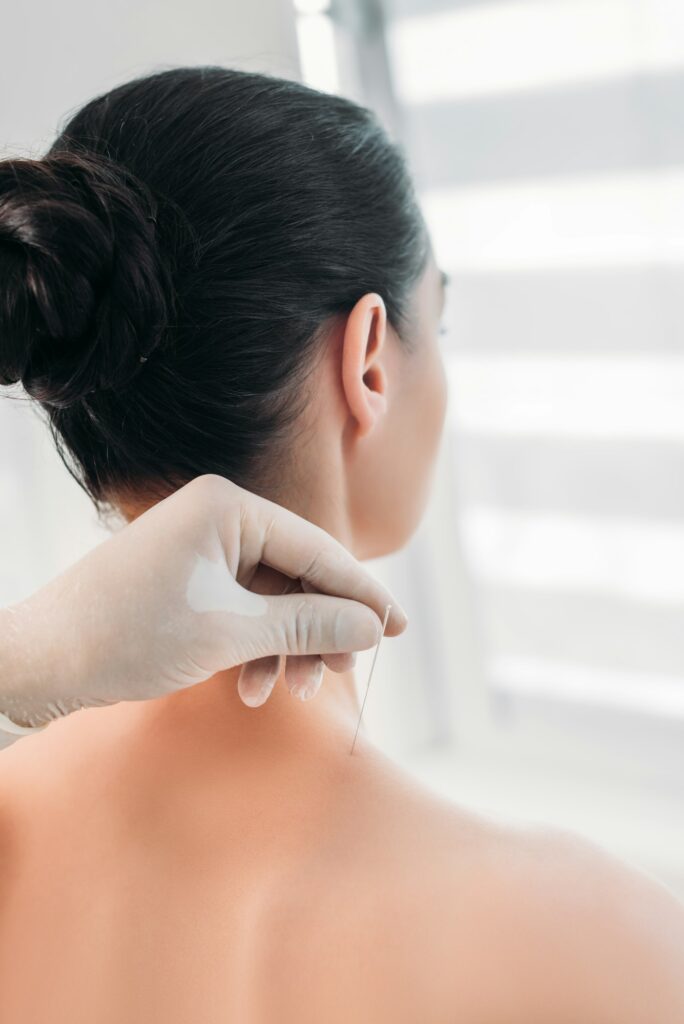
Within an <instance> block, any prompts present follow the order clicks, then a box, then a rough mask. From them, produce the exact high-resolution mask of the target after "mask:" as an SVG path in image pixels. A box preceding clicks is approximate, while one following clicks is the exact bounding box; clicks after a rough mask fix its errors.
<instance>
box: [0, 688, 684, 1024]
mask: <svg viewBox="0 0 684 1024" xmlns="http://www.w3.org/2000/svg"><path fill="white" fill-rule="evenodd" d="M288 699H289V697H288ZM189 707H190V705H189V704H188V705H187V706H186V707H185V708H184V709H183V714H176V713H174V714H170V715H168V716H167V715H165V716H164V717H162V718H158V717H156V716H154V715H152V714H151V713H150V712H149V709H146V708H143V707H141V706H127V707H124V706H122V705H117V706H115V707H113V708H107V709H98V710H96V711H88V712H80V713H79V714H78V715H75V716H72V717H71V718H70V719H66V720H65V721H63V722H59V723H55V724H54V725H53V726H51V727H50V729H49V730H47V731H46V732H45V733H44V734H41V735H40V736H36V737H32V738H31V739H30V740H27V741H25V743H24V744H23V746H22V744H21V743H20V744H15V746H14V747H12V748H10V749H9V750H7V751H5V752H4V753H3V755H2V756H1V757H0V801H1V803H0V810H1V815H2V817H1V824H2V847H1V851H0V855H1V857H2V872H1V878H2V883H1V888H0V895H1V899H2V905H1V907H0V991H1V992H2V997H3V1005H4V1011H3V1020H4V1021H7V1024H10V1022H11V1024H14V1022H15V1021H16V1022H21V1024H34V1022H35V1024H38V1022H41V1024H44V1022H45V1021H48V1020H49V1021H50V1024H67V1022H69V1024H81V1022H83V1024H85V1022H86V1021H87V1022H92V1021H94V1020H97V1021H98V1024H114V1022H116V1024H120V1022H123V1021H126V1022H127V1024H137V1022H140V1024H142V1022H143V1021H145V1022H149V1021H157V1020H158V1021H162V1020H163V1021H164V1022H165V1024H181V1022H188V1021H193V1022H194V1021H197V1022H202V1024H219V1022H220V1024H227V1022H239V1024H271V1022H277V1024H290V1022H295V1021H296V1022H299V1024H308V1022H312V1024H313V1022H317V1024H319V1022H322V1021H325V1022H326V1024H337V1022H340V1024H341V1022H343V1021H344V1022H349V1021H354V1022H357V1024H364V1022H369V1024H370V1022H373V1024H385V1022H387V1024H389V1022H392V1024H402V1022H404V1021H405V1022H407V1024H408V1022H412V1024H418V1022H420V1024H431V1022H434V1024H441V1022H444V1024H446V1022H450V1021H456V1020H458V1021H459V1022H463V1024H466V1022H470V1024H479V1022H483V1024H497V1022H499V1021H500V1022H501V1024H517V1022H518V1021H520V1022H521V1024H522V1022H525V1024H534V1022H535V1021H537V1020H538V1021H539V1022H540V1024H541V1022H544V1024H548V1021H549V1019H551V1017H550V1014H552V1016H553V1020H554V1024H563V1022H564V1021H566V1020H567V1022H568V1024H577V1021H579V1020H585V1019H586V1020H589V1019H591V1020H592V1021H593V1020H597V1021H599V1020H600V1021H606V1022H607V1021H612V1020H615V1021H616V1022H617V1021H620V1022H621V1024H631V1022H632V1021H633V1022H635V1024H636V1022H637V1021H641V1020H643V1021H644V1024H646V1021H647V1020H648V1021H649V1024H653V1022H654V1021H656V1020H657V1021H658V1024H670V1021H672V1024H675V1020H677V1019H680V1018H678V1017H676V1016H675V1013H676V1009H675V1008H676V1006H677V1003H676V1001H677V1000H678V999H679V1000H680V1003H679V1010H681V1007H682V1005H683V1004H684V995H683V994H682V992H683V988H684V986H680V985H679V982H678V980H677V979H678V976H679V973H678V972H680V971H681V970H682V962H683V960H682V955H684V954H681V955H680V954H678V953H677V950H678V949H680V948H681V947H680V945H679V944H680V943H682V936H683V935H684V926H683V925H682V914H681V909H680V908H679V905H678V904H676V901H675V900H674V899H673V898H672V897H670V896H669V894H667V893H666V892H665V890H664V889H662V890H661V887H659V886H657V885H656V884H655V883H651V882H649V881H647V880H646V879H643V881H642V880H641V879H640V877H639V878H637V880H636V894H634V892H633V885H634V878H633V876H632V873H631V872H630V871H629V870H628V869H627V868H624V869H623V868H622V866H621V865H619V864H617V865H616V864H615V862H613V861H612V859H611V858H608V857H605V858H604V857H603V855H602V854H601V853H600V852H599V851H595V850H594V849H593V848H592V847H589V846H587V845H585V844H584V843H582V842H581V841H579V840H577V841H576V842H574V841H573V840H572V838H571V837H570V838H566V837H564V836H562V835H560V834H557V833H544V832H539V833H525V832H522V831H520V832H518V831H516V830H513V829H508V828H505V827H504V826H501V825H498V824H496V823H495V822H492V821H489V820H487V819H485V818H480V817H478V816H476V815H473V814H470V813H467V812H465V811H462V810H460V809H459V808H458V807H456V806H454V805H452V804H449V803H446V802H443V801H441V800H438V799H437V798H435V797H433V796H431V795H430V794H429V793H427V792H426V791H425V790H423V789H422V788H421V787H419V786H417V785H416V784H415V783H413V781H412V780H411V779H409V778H408V777H406V776H405V775H404V774H403V773H402V772H400V771H399V770H398V769H397V768H396V767H395V766H394V765H392V764H391V763H390V762H388V761H387V760H386V759H385V758H384V757H382V756H381V755H380V754H379V753H378V752H377V751H375V750H374V748H373V747H371V746H370V745H369V744H368V743H366V742H365V741H363V742H362V743H361V744H360V745H359V746H358V747H357V753H355V755H354V757H353V758H349V757H348V756H347V754H346V749H347V745H346V742H343V738H344V737H343V735H342V731H340V728H341V727H339V726H338V724H330V725H329V727H326V729H323V730H318V731H317V732H316V733H313V732H312V733H311V734H308V733H307V734H301V735H299V734H298V736H297V742H290V741H289V738H287V734H285V736H286V738H285V739H284V740H283V742H282V745H281V747H280V748H279V749H278V751H277V754H276V753H274V751H273V747H272V744H271V748H270V752H269V754H268V756H267V754H266V750H265V748H264V749H262V748H261V743H262V741H263V742H264V743H266V742H271V741H270V739H268V740H267V738H266V737H261V736H260V735H259V734H258V733H254V734H253V735H252V736H251V737H250V739H249V743H248V744H244V745H240V744H237V747H238V749H236V744H235V743H233V744H232V745H231V743H228V742H226V741H225V739H223V738H222V736H221V731H220V728H219V727H218V726H217V723H216V722H215V720H214V718H213V717H211V716H209V715H208V714H206V715H205V714H204V712H203V710H202V708H199V710H197V714H196V715H195V717H194V718H192V719H191V720H190V721H188V720H187V711H188V710H189ZM208 708H209V705H207V710H208ZM193 712H194V708H193ZM274 713H275V714H277V712H274ZM191 725H192V727H190V726H191ZM198 736H200V737H201V742H198ZM616 871H617V874H616ZM623 871H624V877H622V876H621V872H623ZM573 888H574V893H573ZM630 900H632V902H630ZM646 917H648V919H649V922H650V923H649V924H648V926H646V927H645V926H644V924H643V921H644V919H645V918H646ZM632 918H635V919H636V918H638V919H639V921H641V924H638V925H637V926H635V929H634V934H633V938H632V931H631V930H630V929H631V925H630V921H631V920H632ZM625 928H626V929H627V933H626V934H627V938H626V939H625V938H624V935H625ZM582 929H584V932H585V934H583V935H582ZM677 929H678V931H677ZM616 937H617V952H616ZM683 946H684V944H683ZM616 957H617V960H616ZM630 957H632V960H633V962H630V960H629V958H630ZM678 957H679V958H678ZM626 965H628V967H629V969H634V970H635V971H640V972H641V979H642V990H643V992H644V996H643V1000H644V1002H643V1008H640V1007H639V1005H638V1001H635V996H634V993H633V992H631V991H630V988H629V981H628V982H627V989H626V990H625V988H624V986H623V987H622V991H620V988H619V986H617V985H616V984H615V983H614V981H613V980H612V979H613V978H614V977H615V978H618V977H621V976H622V974H623V972H624V968H625V966H626ZM649 978H652V985H653V986H654V987H653V989H652V990H651V989H650V988H649V980H648V979H649ZM644 979H645V985H646V987H645V988H644ZM668 987H669V991H667V989H668ZM580 990H582V991H580ZM656 991H657V993H658V995H657V998H659V999H662V1000H663V1011H662V1013H661V1015H660V1016H658V1017H651V1018H649V1017H647V1016H642V1015H641V1014H642V1012H643V1013H645V1012H646V1009H647V1008H650V1009H651V1010H652V1009H653V1006H654V1005H655V1004H654V999H655V998H656V995H655V993H656ZM663 993H664V994H663ZM625 1007H628V1012H629V1013H631V1014H632V1015H631V1016H627V1015H626V1010H625ZM585 1010H586V1012H587V1014H588V1016H586V1017H585V1016H582V1015H578V1014H583V1013H584V1011H585ZM681 1019H684V1018H681Z"/></svg>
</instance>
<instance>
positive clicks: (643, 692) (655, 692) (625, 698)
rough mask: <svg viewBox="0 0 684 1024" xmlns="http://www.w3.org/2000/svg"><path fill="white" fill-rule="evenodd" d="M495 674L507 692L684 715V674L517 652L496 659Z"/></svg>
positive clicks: (496, 681)
mask: <svg viewBox="0 0 684 1024" xmlns="http://www.w3.org/2000/svg"><path fill="white" fill-rule="evenodd" d="M489 675H490V678H491V681H492V683H493V684H494V685H495V687H496V688H497V689H501V690H505V691H506V692H507V693H513V694H520V695H522V696H526V697H546V698H551V699H553V700H558V699H560V700H568V701H572V702H575V703H577V704H582V705H585V706H587V705H588V706H590V707H601V706H603V707H615V706H616V705H618V706H619V707H621V708H623V709H625V710H628V711H636V712H639V713H645V714H657V715H664V716H667V717H670V716H676V717H677V718H684V679H681V678H680V677H678V676H667V675H660V674H658V673H655V672H654V673H648V674H644V673H638V672H616V671H613V670H607V669H602V668H601V669H598V668H593V667H591V666H582V665H567V664H564V663H562V662H552V661H546V660H542V659H537V658H520V657H512V656H505V657H499V658H495V659H493V661H492V663H491V668H490V671H489Z"/></svg>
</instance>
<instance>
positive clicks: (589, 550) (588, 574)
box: [462, 505, 684, 605]
mask: <svg viewBox="0 0 684 1024" xmlns="http://www.w3.org/2000/svg"><path fill="white" fill-rule="evenodd" d="M462 530H463V541H464V550H465V551H466V553H467V557H468V561H469V562H470V564H471V567H472V569H473V572H474V573H475V576H476V577H477V578H479V579H482V580H485V581H487V582H488V583H494V584H498V585H501V584H503V585H506V586H513V587H520V588H524V589H534V590H543V591H550V592H553V593H559V592H562V591H568V590H569V591H573V592H581V593H588V592H591V593H594V594H596V593H599V594H602V595H603V596H612V597H616V596H618V597H621V598H630V599H633V600H635V601H645V602H656V603H659V604H667V605H673V604H674V605H677V604H681V603H684V525H679V524H678V523H676V522H674V521H670V520H665V521H658V520H649V521H647V522H644V521H643V520H637V519H629V518H627V517H624V518H620V517H617V516H615V517H611V518H610V519H598V518H596V517H591V516H582V515H577V514H573V515H569V514H568V515H563V514H561V513H551V512H520V511H517V510H516V511H513V510H510V509H506V510H503V509H497V508H493V507H488V506H475V505H472V506H470V507H467V508H466V509H465V510H464V512H463V519H462Z"/></svg>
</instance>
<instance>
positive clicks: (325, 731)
mask: <svg viewBox="0 0 684 1024" xmlns="http://www.w3.org/2000/svg"><path fill="white" fill-rule="evenodd" d="M284 667H285V663H284V659H283V661H282V663H281V672H280V675H279V677H278V680H277V682H276V684H275V687H274V689H273V692H272V693H271V696H270V697H269V699H268V700H267V701H266V703H265V704H262V705H261V706H260V707H258V708H250V707H247V705H246V704H243V702H242V700H241V699H240V697H239V695H238V692H237V683H238V677H239V674H240V666H236V667H235V668H232V669H229V670H227V671H225V672H218V673H217V674H216V675H214V676H212V677H211V679H207V680H205V682H203V683H198V684H196V685H194V686H191V687H188V688H187V689H185V690H180V691H178V692H177V693H174V694H170V695H169V696H167V697H162V698H160V699H158V700H155V701H151V702H147V708H146V712H145V713H144V716H145V718H146V719H147V720H149V721H150V722H151V723H153V724H154V728H155V730H157V731H160V730H161V731H162V732H166V731H167V730H168V732H169V734H173V735H174V738H177V737H178V736H179V735H181V734H187V733H188V729H189V726H191V731H193V732H195V733H196V735H197V736H198V737H201V741H202V742H203V743H207V742H212V741H214V740H216V741H217V742H219V743H220V744H221V745H224V746H227V747H229V748H230V750H231V751H232V753H233V755H235V756H239V755H246V754H249V755H251V754H254V753H255V752H257V751H259V750H263V748H268V750H269V751H271V752H273V750H275V749H278V750H280V751H281V752H282V753H285V754H289V753H290V752H291V751H292V750H293V749H297V750H303V749H304V748H310V747H312V746H314V747H318V746H319V745H322V746H323V747H325V748H326V749H328V750H329V751H330V752H333V751H338V752H340V753H341V754H346V753H348V752H349V749H350V747H351V743H352V738H353V734H354V730H355V729H356V725H357V722H358V718H359V712H360V701H359V698H358V695H357V692H356V685H355V679H354V672H353V671H348V672H339V673H337V672H331V671H330V670H329V669H328V668H326V669H325V670H324V675H323V682H322V684H321V688H320V690H319V691H318V693H317V694H316V696H315V697H314V698H312V699H311V700H309V701H300V700H299V699H297V698H296V697H293V696H292V695H291V694H290V692H289V690H288V689H287V685H286V682H285V674H284ZM362 740H363V725H362V726H361V730H360V732H359V737H358V739H357V744H358V745H361V743H362Z"/></svg>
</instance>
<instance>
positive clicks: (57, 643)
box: [0, 475, 406, 726]
mask: <svg viewBox="0 0 684 1024" xmlns="http://www.w3.org/2000/svg"><path fill="white" fill-rule="evenodd" d="M264 566H270V567H272V568H271V569H270V570H264ZM273 570H277V574H281V573H282V574H284V575H283V576H282V581H281V584H280V586H279V589H280V590H282V589H283V586H282V584H286V585H287V586H288V587H289V589H290V590H291V589H292V587H293V586H297V587H299V586H301V588H303V592H302V591H299V592H297V593H287V594H282V595H279V596H271V595H264V594H259V593H256V592H255V590H254V589H249V588H250V585H253V586H254V583H255V581H257V580H258V573H259V572H264V571H265V572H266V573H269V572H272V571H273ZM262 586H263V583H262ZM269 586H272V584H269ZM387 604H392V606H393V607H392V611H391V614H390V617H389V620H388V623H387V628H386V630H385V633H386V635H388V636H396V635H397V634H398V633H401V632H402V630H403V629H404V628H405V626H406V616H405V615H404V613H403V612H402V610H401V608H400V607H399V605H398V604H397V602H396V601H395V600H394V598H393V597H392V595H391V594H390V593H389V591H388V590H387V589H386V588H385V587H384V586H382V584H380V583H379V582H377V581H376V580H375V579H374V578H373V576H372V575H371V574H370V573H369V572H368V571H367V570H366V569H364V568H363V567H362V566H361V565H360V564H359V563H358V562H357V561H356V559H355V558H354V557H353V556H352V555H351V554H350V553H349V552H348V551H347V550H346V549H345V548H344V546H343V545H342V544H340V543H339V542H338V541H337V540H335V539H334V538H332V537H331V536H330V535H329V534H328V533H326V532H325V531H324V530H323V529H321V528H320V527H318V526H315V525H314V524H312V523H310V522H308V521H307V520H305V519H303V518H301V517H300V516H297V515H295V514H294V513H293V512H290V511H288V510H287V509H285V508H283V507H281V506H280V505H277V504H275V503H274V502H271V501H268V500H267V499H265V498H261V497H258V496H257V495H255V494H252V493H250V492H249V491H246V490H244V489H243V488H241V487H238V486H237V485H235V484H233V483H231V482H230V481H229V480H226V479H224V478H222V477H218V476H213V475H207V476H202V477H197V478H196V479H195V480H193V481H192V482H190V483H189V484H186V485H185V486H184V487H182V488H181V489H180V490H178V491H176V492H175V493H174V494H172V495H171V496H170V497H168V498H166V499H164V500H163V501H161V502H159V503H158V504H157V505H154V506H153V507H152V508H151V509H149V510H148V511H146V512H144V513H143V514H142V515H141V516H140V517H139V518H138V519H136V520H134V521H133V522H132V523H130V524H129V525H127V526H125V527H124V528H123V529H122V530H120V531H119V532H118V533H115V534H114V535H113V536H112V537H111V538H109V539H108V540H106V541H104V542H103V543H102V544H100V545H99V546H98V547H96V548H94V549H93V550H92V551H90V552H89V553H88V554H87V555H85V557H84V558H82V559H81V560H80V561H79V562H77V563H76V564H75V565H73V566H71V567H70V568H69V569H67V570H66V571H65V572H63V573H62V574H61V575H59V576H58V577H56V578H55V579H54V580H52V581H51V582H50V583H48V584H47V585H46V586H44V587H43V588H42V589H40V590H39V591H37V592H36V593H35V594H33V595H31V597H29V598H28V599H27V600H25V601H23V602H21V603H19V604H16V605H12V606H10V607H9V608H6V609H3V610H2V612H1V613H0V633H1V634H2V637H1V639H2V642H1V643H0V650H2V651H3V653H2V654H0V658H1V659H2V673H1V674H0V675H1V678H0V711H2V712H3V713H4V714H5V715H7V716H8V717H9V718H10V719H11V720H12V721H14V722H16V723H17V724H19V725H24V726H26V725H30V726H35V725H41V724H44V723H47V722H49V721H51V720H53V719H55V718H57V717H59V716H61V715H65V714H69V713H70V712H72V711H75V710H78V709H80V708H86V707H95V706H99V705H105V704H112V703H115V702H117V701H121V700H145V699H150V698H155V697H160V696H163V695H164V694H167V693H171V692H173V691H175V690H178V689H181V688H183V687H186V686H190V685H192V684H194V683H197V682H201V681H202V680H204V679H208V678H209V677H210V676H212V675H214V673H216V672H218V671H221V670H223V669H227V668H231V667H233V666H235V665H242V666H243V668H242V670H241V674H240V679H239V683H238V690H239V693H240V695H241V697H242V699H243V701H244V702H245V703H246V704H249V705H251V706H254V707H256V706H257V705H259V704H261V703H263V702H264V701H265V700H266V699H267V698H268V696H269V694H270V692H271V690H272V688H273V685H274V683H275V680H276V678H277V676H278V672H279V669H280V664H281V656H283V655H286V656H287V662H286V679H287V682H288V686H289V687H290V689H291V690H292V691H293V692H294V691H298V695H299V696H300V697H303V698H306V697H308V696H312V695H313V694H314V693H315V692H316V690H317V687H318V685H320V679H321V676H322V665H323V660H324V661H325V662H326V663H327V664H328V665H329V667H330V668H332V669H333V670H335V671H342V670H344V669H346V668H347V667H349V665H350V664H351V663H352V656H351V653H350V652H354V651H358V650H364V649H366V648H369V647H372V646H373V645H374V644H376V643H377V641H378V640H379V638H380V634H381V632H382V621H381V620H382V618H383V617H384V611H385V608H386V606H387ZM5 634H6V635H5Z"/></svg>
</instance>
